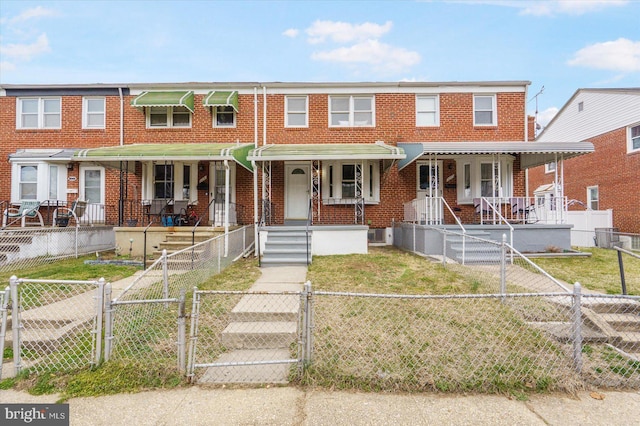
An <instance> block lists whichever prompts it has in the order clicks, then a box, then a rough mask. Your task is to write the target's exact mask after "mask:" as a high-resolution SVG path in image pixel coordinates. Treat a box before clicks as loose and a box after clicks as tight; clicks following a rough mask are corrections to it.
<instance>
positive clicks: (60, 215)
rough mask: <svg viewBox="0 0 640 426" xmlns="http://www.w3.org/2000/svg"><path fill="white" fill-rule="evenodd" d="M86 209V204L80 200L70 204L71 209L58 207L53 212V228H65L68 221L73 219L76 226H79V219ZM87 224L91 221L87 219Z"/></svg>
mask: <svg viewBox="0 0 640 426" xmlns="http://www.w3.org/2000/svg"><path fill="white" fill-rule="evenodd" d="M86 209H87V202H86V201H82V200H75V201H74V202H73V204H71V208H67V207H59V208H57V209H55V210H54V211H53V226H61V227H64V226H67V225H69V220H71V218H73V219H74V220H75V221H76V226H79V225H80V219H79V218H81V217H82V216H83V215H84V212H85V210H86ZM89 224H91V220H90V219H89Z"/></svg>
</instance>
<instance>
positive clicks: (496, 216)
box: [480, 197, 513, 247]
mask: <svg viewBox="0 0 640 426" xmlns="http://www.w3.org/2000/svg"><path fill="white" fill-rule="evenodd" d="M480 205H481V206H486V207H487V208H488V209H489V210H488V214H489V215H490V216H491V217H492V224H493V225H500V224H505V225H507V226H508V227H509V244H510V245H511V247H513V225H511V224H510V223H509V221H508V220H507V219H506V218H505V217H504V216H503V215H502V213H501V210H502V209H501V207H502V205H501V204H499V203H492V202H491V201H489V199H488V198H487V197H482V198H481V199H480ZM481 212H484V208H483V209H482V210H481ZM481 223H482V222H481Z"/></svg>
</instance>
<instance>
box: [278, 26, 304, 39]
mask: <svg viewBox="0 0 640 426" xmlns="http://www.w3.org/2000/svg"><path fill="white" fill-rule="evenodd" d="M299 33H300V31H299V30H297V29H295V28H289V29H288V30H286V31H285V32H283V33H282V35H283V36H285V37H291V38H296V37H298V34H299Z"/></svg>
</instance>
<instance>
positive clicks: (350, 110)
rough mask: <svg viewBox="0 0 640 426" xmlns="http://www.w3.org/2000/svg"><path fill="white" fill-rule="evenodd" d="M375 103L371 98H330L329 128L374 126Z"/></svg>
mask: <svg viewBox="0 0 640 426" xmlns="http://www.w3.org/2000/svg"><path fill="white" fill-rule="evenodd" d="M374 116H375V102H374V97H373V96H330V97H329V126H331V127H371V126H374V125H375V123H374Z"/></svg>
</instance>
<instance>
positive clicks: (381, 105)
mask: <svg viewBox="0 0 640 426" xmlns="http://www.w3.org/2000/svg"><path fill="white" fill-rule="evenodd" d="M496 96H497V106H498V125H497V126H489V127H486V126H482V127H474V126H473V94H471V93H442V94H440V125H439V126H438V127H420V128H418V127H416V126H415V95H414V94H399V93H394V94H376V95H375V110H376V117H375V121H376V126H375V127H373V128H364V127H361V128H329V126H328V118H329V114H328V99H329V98H328V95H326V94H321V95H320V94H312V95H309V127H308V128H285V127H284V105H285V104H284V100H285V96H284V95H278V94H275V95H274V94H271V95H268V96H267V108H268V111H267V116H268V128H267V143H287V144H294V143H373V142H375V141H377V140H382V141H384V142H386V143H388V144H391V145H395V144H396V143H397V142H428V141H444V142H446V141H518V140H522V139H523V135H524V132H525V122H524V117H525V94H524V93H498V94H497V95H496ZM133 98H134V96H126V97H125V99H124V122H125V126H124V143H125V144H133V143H187V142H220V143H223V142H236V141H240V142H252V141H253V138H254V96H253V94H250V95H240V96H239V99H238V101H239V112H238V114H237V117H236V123H237V127H236V128H231V129H230V128H214V127H213V126H212V114H211V111H210V110H209V109H207V108H204V107H203V106H202V98H203V95H196V96H195V102H194V104H195V112H194V114H193V116H192V126H191V128H187V129H184V128H173V129H172V128H169V129H166V128H164V129H147V128H146V116H145V113H144V111H143V110H142V109H139V108H135V107H132V106H131V105H130V101H131V99H133ZM106 100H107V103H106V120H107V126H106V129H104V130H95V129H92V130H85V129H82V96H64V97H63V99H62V111H63V112H62V129H59V130H17V129H16V126H15V120H16V110H15V108H16V98H15V97H0V123H1V124H0V140H1V141H2V144H1V146H0V153H1V154H2V156H3V159H2V161H1V162H0V177H2V178H4V182H5V184H4V185H1V186H0V199H5V200H7V199H9V198H10V185H9V182H10V178H11V170H10V166H9V163H8V161H7V157H8V155H9V154H11V153H14V152H16V150H17V149H20V148H92V147H100V146H115V145H118V144H119V143H120V98H119V97H118V96H106ZM263 103H264V99H263V96H262V94H259V95H258V143H259V144H260V145H261V144H262V141H263V124H262V120H263V111H262V107H263ZM531 128H532V126H531V125H530V127H529V130H530V131H531ZM448 164H449V162H448V161H447V162H445V167H444V170H445V176H444V178H445V179H446V178H447V177H448V174H449V173H455V167H453V168H452V169H451V170H449V169H448ZM451 164H453V162H451ZM514 169H515V174H516V176H514V184H515V190H516V194H519V193H520V191H523V190H524V189H523V188H522V185H521V183H520V182H519V180H518V176H522V172H520V170H519V162H517V161H516V164H515V165H514ZM140 170H141V169H140V167H138V168H137V174H136V176H133V175H131V176H129V181H130V182H131V183H137V184H138V188H139V187H140V175H141V174H140ZM205 170H208V167H205ZM77 173H78V168H77V167H76V168H75V169H74V170H73V171H72V172H71V175H74V176H77ZM204 173H206V171H205V172H204ZM415 173H416V167H415V165H410V166H408V167H407V168H405V169H404V170H403V171H401V172H398V170H397V167H392V168H391V170H390V171H389V172H388V174H387V175H386V176H382V173H381V181H382V185H381V191H380V200H381V202H380V204H379V205H368V206H367V207H366V209H365V214H366V219H367V220H368V221H370V224H371V226H372V227H384V226H389V224H390V223H391V220H392V219H396V220H401V219H402V217H403V205H402V203H403V202H406V201H409V200H412V199H413V198H415V196H416V176H415ZM260 181H261V178H259V182H260ZM119 182H120V181H119V173H118V172H117V171H107V185H108V188H109V190H108V191H107V194H106V195H107V205H109V206H111V208H112V209H114V208H115V206H117V201H118V199H119V196H120V194H119ZM451 183H455V180H454V181H452V182H451ZM68 185H69V187H70V188H72V187H74V185H75V187H77V181H76V182H75V183H74V182H68ZM236 185H237V188H236V197H237V202H238V204H239V205H242V206H243V207H244V210H243V211H242V213H241V214H242V220H243V221H245V222H247V223H248V222H252V221H253V177H252V176H251V174H250V173H249V172H247V171H246V170H244V169H243V168H242V167H240V166H238V168H237V176H236ZM272 185H273V196H274V199H273V202H274V204H275V206H276V207H275V214H276V217H277V220H279V221H281V220H282V216H283V213H284V199H283V196H284V169H283V167H282V164H278V163H274V164H273V173H272ZM198 196H199V199H201V200H206V199H207V198H206V191H199V193H198ZM73 197H74V196H73ZM132 197H133V193H132V191H131V190H130V191H129V198H132ZM260 197H261V196H259V198H260ZM445 198H446V199H447V201H448V202H449V203H450V205H452V206H455V204H456V191H455V189H451V188H448V189H446V190H445ZM201 204H202V203H201ZM201 208H204V207H201ZM463 209H469V206H463ZM202 213H203V212H200V214H202ZM462 213H463V214H464V215H469V214H471V212H470V210H469V212H467V211H463V212H462Z"/></svg>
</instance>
